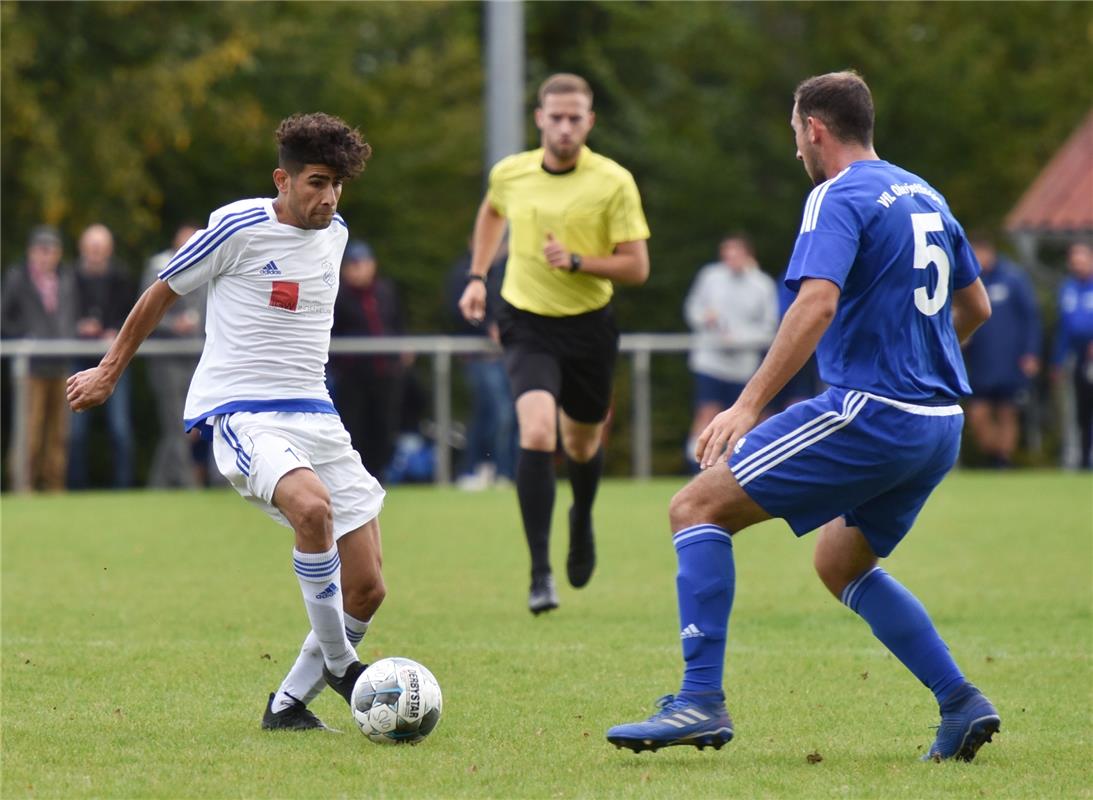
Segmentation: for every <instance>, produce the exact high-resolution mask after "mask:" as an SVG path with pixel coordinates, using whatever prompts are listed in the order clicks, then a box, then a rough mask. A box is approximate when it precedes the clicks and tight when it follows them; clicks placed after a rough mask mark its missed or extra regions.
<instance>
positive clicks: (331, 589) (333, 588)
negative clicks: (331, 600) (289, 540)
mask: <svg viewBox="0 0 1093 800" xmlns="http://www.w3.org/2000/svg"><path fill="white" fill-rule="evenodd" d="M337 593H338V584H336V583H333V582H331V584H330V585H329V586H327V587H326V588H325V589H323V590H322V591H321V592H319V593H318V594H317V595H315V599H316V600H326V599H327V598H328V597H333V596H334V595H336V594H337ZM701 635H702V634H699V636H701Z"/></svg>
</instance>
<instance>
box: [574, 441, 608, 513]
mask: <svg viewBox="0 0 1093 800" xmlns="http://www.w3.org/2000/svg"><path fill="white" fill-rule="evenodd" d="M567 463H568V468H569V484H570V486H572V487H573V519H574V520H575V521H577V522H579V523H580V524H582V525H583V524H585V523H587V522H588V521H590V520H591V519H592V503H593V501H595V499H596V489H598V488H599V486H600V476H601V475H602V474H603V448H602V447H601V448H600V449H599V450H597V451H596V455H594V456H592V458H590V459H589V460H588V461H585V462H584V463H581V462H580V461H574V460H573V459H572V458H569V459H568V462H567Z"/></svg>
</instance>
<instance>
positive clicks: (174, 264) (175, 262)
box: [159, 209, 269, 281]
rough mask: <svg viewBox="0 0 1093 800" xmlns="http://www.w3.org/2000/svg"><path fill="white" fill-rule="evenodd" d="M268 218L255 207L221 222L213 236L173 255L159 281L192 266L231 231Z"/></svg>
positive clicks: (226, 237)
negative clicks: (251, 210) (197, 245)
mask: <svg viewBox="0 0 1093 800" xmlns="http://www.w3.org/2000/svg"><path fill="white" fill-rule="evenodd" d="M225 219H226V218H225ZM268 219H269V217H268V216H267V215H266V212H265V211H264V210H263V209H255V210H254V212H252V213H251V214H250V215H249V216H246V217H243V218H241V219H236V220H232V221H231V222H230V223H227V224H225V223H223V222H222V223H221V224H220V225H218V226H217V227H216V228H214V229H213V231H211V232H210V233H212V234H213V236H210V237H206V238H205V243H204V244H203V245H201V246H200V247H199V248H193V249H191V250H190V252H189V253H188V254H187V255H186V256H185V257H182V258H180V257H179V256H175V257H174V258H172V259H171V262H170V263H169V264H168V265H167V267H166V268H165V269H164V270H163V272H161V273H159V279H160V280H161V281H162V280H167V278H170V277H171V276H172V275H176V274H178V273H179V272H182V271H183V270H185V269H188V268H190V267H192V266H193V265H194V264H197V263H200V262H201V261H203V260H204V259H205V257H206V256H208V255H209V254H210V253H212V252H213V251H214V250H216V248H218V247H219V246H220V245H221V244H223V243H224V242H225V241H227V240H228V239H229V238H230V237H231V235H232V234H233V233H236V232H237V231H241V230H242V229H243V228H249V227H250V226H251V225H257V224H258V223H260V222H265V221H267V220H268ZM214 237H215V238H214ZM180 255H181V254H180Z"/></svg>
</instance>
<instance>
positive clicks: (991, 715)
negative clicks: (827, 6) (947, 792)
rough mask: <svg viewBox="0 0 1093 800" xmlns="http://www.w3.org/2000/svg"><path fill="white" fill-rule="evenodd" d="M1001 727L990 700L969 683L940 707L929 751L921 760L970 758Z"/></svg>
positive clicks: (964, 759)
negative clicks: (936, 727)
mask: <svg viewBox="0 0 1093 800" xmlns="http://www.w3.org/2000/svg"><path fill="white" fill-rule="evenodd" d="M1001 727H1002V718H1001V717H999V716H998V710H997V709H995V707H994V706H993V705H991V701H990V700H988V699H987V698H986V697H984V696H983V693H982V692H981V691H979V690H978V689H977V688H975V687H974V686H972V684H970V683H967V684H965V685H964V686H963V688H961V689H958V690H957V692H956V694H955V695H954V696H953V697H951V698H949V700H947V701H946V702H945V704H944V705H943V706H942V708H941V725H940V726H938V729H937V738H936V739H935V740H934V743H933V744H932V745H930V752H928V753H927V754H926V755H924V756H923V757H922V760H923V761H946V760H948V759H950V758H955V759H957V760H959V761H971V760H972V759H973V758H975V754H976V753H977V752H979V748H980V747H982V746H983V745H984V744H986V743H987V742H989V741H990V740H991V737H992V736H994V734H996V733H998V730H999V728H1001Z"/></svg>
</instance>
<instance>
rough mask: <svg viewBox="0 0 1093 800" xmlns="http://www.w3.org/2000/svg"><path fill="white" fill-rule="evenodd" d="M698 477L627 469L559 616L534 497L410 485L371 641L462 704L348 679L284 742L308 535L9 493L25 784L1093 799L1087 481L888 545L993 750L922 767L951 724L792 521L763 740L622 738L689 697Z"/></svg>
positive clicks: (226, 510)
mask: <svg viewBox="0 0 1093 800" xmlns="http://www.w3.org/2000/svg"><path fill="white" fill-rule="evenodd" d="M679 485H680V482H679V481H678V480H665V481H655V482H651V483H631V482H624V481H611V482H607V483H606V485H605V486H604V487H603V489H602V493H601V497H600V503H599V507H598V516H597V525H598V529H599V532H600V536H599V540H600V568H599V571H598V573H597V575H596V577H595V578H594V579H593V581H592V583H591V584H590V586H589V587H588V588H587V589H584V590H582V591H580V592H576V591H573V590H571V589H569V588H568V587H563V588H562V589H561V600H562V607H561V609H560V610H559V611H557V612H555V613H553V614H551V615H548V616H545V617H542V618H532V617H531V616H530V615H529V614H528V613H527V611H526V610H525V607H524V602H525V597H526V595H525V592H526V588H527V586H526V553H525V548H524V544H523V541H522V534H521V533H520V532H519V527H518V524H517V510H516V503H515V497H514V496H513V495H512V494H511V493H510V492H501V491H497V492H489V493H483V494H466V493H459V492H457V491H455V490H438V489H432V488H401V487H400V488H396V489H395V490H394V491H392V492H391V494H390V495H389V497H388V502H387V508H386V509H385V511H384V514H383V517H382V521H383V528H384V536H385V542H384V544H385V559H386V565H385V572H386V575H387V582H388V589H389V592H388V599H387V602H386V604H385V605H384V607H383V609H382V610H381V612H380V614H379V615H378V617H377V619H376V622H375V624H374V625H373V627H372V630H371V631H370V632H369V634H368V637H367V638H366V639H365V641H364V643H363V645H362V656H363V657H364V659H365V660H372V659H375V658H376V657H378V656H380V655H405V656H409V657H411V658H416V659H418V660H420V661H422V662H423V663H425V664H426V665H427V666H429V667H430V668H431V669H432V671H433V672H434V673H435V674H436V676H437V678H438V679H439V681H440V683H441V686H442V687H443V689H444V693H445V712H444V717H443V719H442V720H441V723H440V725H439V727H438V728H437V730H436V732H435V733H434V734H433V736H432V737H431V738H430V739H429V740H428V741H426V742H425V743H424V744H422V745H420V746H418V747H413V748H410V747H405V748H398V747H381V746H378V745H373V744H371V743H369V742H368V741H366V740H365V739H364V738H363V737H361V736H360V735H359V734H357V733H356V732H355V731H354V730H352V729H351V725H352V723H351V722H350V719H349V716H348V711H347V709H346V708H345V707H344V704H342V701H341V700H340V698H337V697H336V696H334V695H333V694H332V693H330V692H325V693H324V694H323V695H322V696H321V697H320V698H319V699H318V700H317V701H316V702H315V704H314V708H315V710H316V711H317V713H319V715H320V716H322V717H323V718H324V719H325V720H327V721H328V722H329V723H332V724H334V725H335V726H337V727H340V728H342V729H344V730H345V731H346V733H345V734H343V735H340V736H335V735H330V734H322V733H308V734H269V733H264V732H263V731H261V730H259V727H258V721H259V718H260V715H261V712H262V707H263V705H264V703H265V699H266V694H267V693H268V692H269V691H271V690H273V689H274V688H275V687H276V686H277V684H278V682H279V681H280V679H281V677H282V674H283V672H284V671H285V669H286V668H287V667H288V665H289V664H291V662H292V660H293V658H294V657H295V655H296V650H297V647H298V645H299V642H300V640H301V639H302V638H303V635H304V633H305V632H306V622H305V617H304V612H303V609H302V605H301V603H300V600H299V589H298V588H297V585H296V581H295V579H294V577H293V574H292V570H291V562H290V557H289V555H290V553H289V548H290V546H291V539H290V536H289V533H288V532H287V530H285V529H281V528H278V527H277V526H275V525H274V524H273V523H271V522H268V521H267V520H266V518H265V517H264V516H262V515H261V514H260V513H258V512H256V511H255V510H253V509H252V508H250V507H248V506H247V505H246V504H245V503H243V502H242V501H240V500H239V499H238V498H237V497H236V496H234V494H232V493H229V492H227V491H222V492H207V493H201V494H167V493H152V492H147V493H130V494H89V495H78V496H77V495H73V496H61V497H49V498H22V497H11V496H8V497H5V498H4V499H3V504H2V514H3V519H2V524H3V530H2V537H3V539H2V559H3V560H2V578H3V588H2V601H3V609H2V637H3V639H2V644H3V650H2V655H3V657H2V669H3V674H2V689H3V695H2V703H3V705H2V735H3V742H2V747H3V750H2V759H3V760H2V770H3V778H2V785H0V793H2V795H3V797H4V798H13V797H65V798H70V797H103V798H114V797H322V798H330V797H356V798H383V797H413V798H431V797H496V798H516V797H589V798H603V797H628V798H629V797H639V798H654V797H655V798H663V797H681V798H694V797H733V798H750V797H785V798H825V797H877V798H881V797H883V798H886V799H887V798H930V797H953V798H969V797H992V798H998V797H1027V798H1043V797H1091V796H1093V779H1091V775H1093V772H1091V769H1090V763H1091V761H1093V748H1091V746H1090V739H1091V735H1093V734H1091V727H1090V723H1091V721H1093V713H1091V712H1093V704H1091V689H1093V669H1091V655H1093V625H1091V624H1090V623H1091V608H1093V484H1091V482H1090V480H1089V477H1088V476H1085V477H1082V476H1076V475H1064V474H1058V473H1022V474H1006V475H986V474H973V473H963V474H955V475H953V476H952V477H950V479H949V480H947V481H946V482H945V483H944V484H943V486H942V487H941V488H940V489H939V490H938V492H937V493H936V494H935V496H934V498H933V499H932V500H931V502H930V503H929V504H928V505H927V508H926V510H925V512H924V513H923V514H922V516H921V517H920V519H919V523H918V526H917V528H916V530H915V531H914V532H913V533H912V534H911V536H910V538H909V539H908V540H907V541H906V542H905V543H904V545H903V546H902V547H901V548H900V549H899V550H897V552H896V554H895V555H894V556H893V557H892V558H891V559H889V560H888V562H887V568H888V569H889V570H890V571H891V572H893V573H894V574H896V575H897V576H899V577H900V578H901V579H902V580H903V581H904V582H905V583H906V584H907V585H908V586H909V587H911V588H912V590H914V591H915V592H916V593H917V594H918V595H919V597H920V598H921V599H922V600H923V601H924V602H925V603H926V605H927V607H928V608H929V609H930V610H931V612H932V614H933V617H934V619H935V621H936V622H937V623H938V626H939V627H940V629H941V632H942V634H943V635H944V636H945V637H946V639H947V640H948V642H949V645H950V647H951V648H952V650H953V652H954V653H955V655H956V657H957V659H958V661H959V662H960V663H961V665H962V667H963V668H964V670H965V672H966V673H967V674H968V676H969V677H970V678H971V679H972V680H974V681H975V682H976V683H978V684H979V685H980V686H981V687H982V688H983V689H984V690H985V691H986V692H987V693H988V694H989V695H990V696H991V697H992V699H993V700H994V701H995V703H996V705H997V706H998V708H999V710H1000V712H1001V714H1002V733H1001V734H1000V735H999V736H997V737H995V742H994V743H993V744H990V745H987V746H986V747H985V748H984V749H983V751H982V752H981V753H980V757H979V759H977V760H976V761H975V762H974V763H972V764H941V765H938V764H922V763H919V762H918V761H917V756H918V755H920V754H921V752H922V751H923V748H924V747H926V746H927V745H928V744H929V742H930V741H931V740H932V737H933V730H932V728H931V726H933V725H936V724H937V717H936V706H935V704H934V702H933V699H932V697H931V696H930V694H929V692H928V691H927V690H925V689H924V688H922V687H921V686H920V685H919V684H918V683H917V682H916V681H915V680H914V679H913V678H912V677H911V676H910V675H909V674H907V673H906V672H905V671H904V670H903V668H902V667H901V666H900V665H899V664H898V662H896V661H895V660H894V659H892V658H891V657H889V656H887V655H886V651H884V650H883V648H882V647H881V646H880V645H879V644H878V643H877V642H876V641H875V640H874V639H873V638H872V636H871V635H870V633H869V631H868V628H867V627H866V626H865V624H864V623H863V622H862V621H861V620H859V619H858V618H857V617H856V616H854V615H853V614H851V613H850V612H849V611H848V610H846V609H845V608H843V607H842V606H840V605H839V604H838V603H837V602H835V601H834V600H833V599H832V598H830V597H829V596H827V595H826V593H825V591H824V590H823V589H822V587H821V585H820V583H819V581H818V580H816V578H815V577H814V575H813V574H812V572H811V566H810V563H811V562H810V558H811V543H810V542H798V541H797V540H796V539H794V537H793V536H792V535H791V534H790V533H789V532H788V529H787V528H785V526H784V524H783V523H781V522H769V523H766V524H765V525H763V526H760V527H757V528H755V529H754V530H750V531H748V532H747V533H745V534H743V535H741V536H740V537H738V540H737V544H736V561H737V574H738V581H737V595H736V604H735V608H734V613H733V618H732V623H731V628H730V639H729V656H728V694H729V708H730V710H731V711H732V713H733V716H734V719H735V721H736V725H737V738H736V740H735V741H733V742H732V743H731V744H730V745H729V746H728V747H726V748H725V749H723V750H721V751H720V752H714V751H712V750H706V751H704V752H701V753H700V752H697V751H694V750H692V749H690V748H687V749H682V748H674V749H672V750H666V751H661V752H659V753H655V754H650V753H645V754H642V755H641V756H635V755H633V754H631V753H629V752H627V751H618V750H615V749H614V748H613V747H610V746H609V745H608V744H607V743H606V742H605V741H604V739H603V733H604V730H605V729H606V728H607V727H608V726H609V725H611V724H614V723H616V722H621V721H627V720H633V719H637V718H639V717H644V716H646V715H647V714H648V713H649V712H650V710H651V703H652V701H653V700H654V699H655V698H656V697H657V696H658V695H660V694H664V693H667V692H671V691H674V690H675V689H676V688H677V687H678V680H679V674H680V667H679V643H678V631H677V628H678V625H677V621H676V611H675V596H674V588H673V587H674V582H673V576H674V572H675V558H674V554H673V552H672V549H671V546H670V543H669V540H668V534H667V525H666V507H667V502H668V499H669V498H670V496H671V494H672V493H673V491H674V490H675V489H676V488H678V486H679ZM567 502H568V498H567V490H566V489H565V485H564V484H560V489H559V508H560V509H561V510H562V511H563V512H564V509H565V507H566V504H567ZM555 519H556V532H555V545H556V546H555V549H554V555H555V563H556V565H558V568H559V576H560V577H561V576H562V575H563V574H564V569H563V568H562V567H563V565H564V539H565V536H564V531H563V530H561V527H560V523H561V521H562V519H564V513H556V514H555ZM810 755H813V758H812V759H811V761H815V762H816V763H810V759H809V758H808V757H809V756H810ZM816 755H818V756H819V757H820V758H821V759H822V760H819V761H817V759H816V757H815V756H816Z"/></svg>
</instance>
